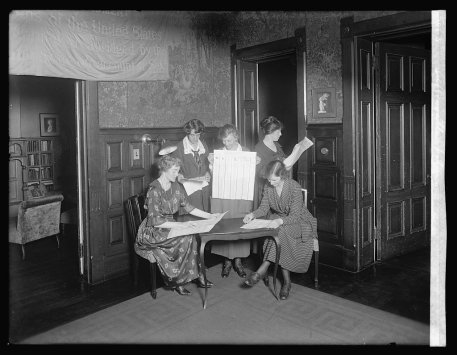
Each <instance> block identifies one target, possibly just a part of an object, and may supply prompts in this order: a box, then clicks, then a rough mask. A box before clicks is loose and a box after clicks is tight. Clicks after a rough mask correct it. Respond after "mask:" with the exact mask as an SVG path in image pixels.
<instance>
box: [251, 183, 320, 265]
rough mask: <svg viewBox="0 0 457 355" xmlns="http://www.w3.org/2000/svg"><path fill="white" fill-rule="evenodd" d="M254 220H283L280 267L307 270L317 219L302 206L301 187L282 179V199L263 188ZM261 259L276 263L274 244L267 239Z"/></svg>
mask: <svg viewBox="0 0 457 355" xmlns="http://www.w3.org/2000/svg"><path fill="white" fill-rule="evenodd" d="M253 214H254V216H255V217H256V218H259V217H264V216H267V218H268V219H276V218H282V220H283V221H284V224H283V225H281V226H280V227H279V234H278V236H279V241H280V243H281V256H280V258H279V265H281V267H283V268H284V269H286V270H289V271H292V272H300V273H303V272H306V271H308V267H309V264H310V262H311V257H312V255H313V244H314V243H313V238H317V220H316V218H314V217H313V215H312V214H311V213H310V212H309V211H308V209H307V208H306V206H305V205H304V203H303V194H302V191H301V186H300V184H299V183H298V182H296V181H295V180H292V179H289V178H285V179H284V186H283V188H282V191H281V196H278V193H277V192H276V189H275V188H274V187H272V186H271V185H269V184H266V185H265V190H264V194H263V198H262V201H261V202H260V206H259V208H258V209H257V210H255V211H254V212H253ZM263 252H264V260H268V261H270V262H275V261H276V245H275V243H274V242H273V241H272V240H271V239H266V240H265V243H264V245H263Z"/></svg>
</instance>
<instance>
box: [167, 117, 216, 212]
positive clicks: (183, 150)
mask: <svg viewBox="0 0 457 355" xmlns="http://www.w3.org/2000/svg"><path fill="white" fill-rule="evenodd" d="M183 128H184V131H185V132H186V136H185V137H184V139H183V140H182V141H181V142H179V143H178V144H177V149H176V150H175V151H174V152H173V153H172V156H174V157H176V158H179V159H180V160H181V161H182V166H181V172H180V175H179V177H178V181H180V182H181V181H182V180H183V179H192V180H199V181H202V182H206V183H207V184H206V183H205V186H204V187H203V188H202V189H197V190H196V191H194V192H193V193H192V194H189V202H190V204H191V205H193V206H195V207H197V208H199V209H201V210H203V211H209V209H210V206H209V203H210V202H209V200H210V187H209V182H210V181H211V174H210V171H209V162H208V154H209V151H208V146H207V145H206V143H205V142H204V141H202V140H200V137H201V134H202V133H203V132H204V130H205V126H204V124H203V123H202V122H201V121H200V120H198V119H192V120H190V121H188V122H186V123H185V124H184V127H183Z"/></svg>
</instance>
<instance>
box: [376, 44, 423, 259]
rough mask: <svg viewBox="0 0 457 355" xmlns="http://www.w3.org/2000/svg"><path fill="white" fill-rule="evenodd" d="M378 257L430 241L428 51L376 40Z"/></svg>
mask: <svg viewBox="0 0 457 355" xmlns="http://www.w3.org/2000/svg"><path fill="white" fill-rule="evenodd" d="M375 55H376V58H377V59H376V60H377V61H378V63H379V66H378V74H379V76H378V80H377V101H378V105H377V119H376V124H377V134H378V135H379V138H380V142H379V144H378V147H379V148H378V149H379V153H380V154H379V157H380V164H379V165H378V166H379V167H380V172H379V174H378V177H379V179H380V181H378V182H377V183H379V184H380V194H379V195H380V196H378V198H379V203H380V206H381V209H380V215H379V218H380V225H381V243H380V244H379V245H378V250H377V252H378V254H379V256H378V259H381V260H382V259H387V258H390V257H392V256H395V255H401V254H404V253H407V252H410V251H413V250H416V249H418V248H421V247H424V246H426V245H429V243H430V137H431V134H430V129H431V122H430V121H431V112H430V102H431V92H430V89H431V84H430V51H428V50H424V49H419V48H411V47H406V46H401V45H394V44H387V43H376V46H375Z"/></svg>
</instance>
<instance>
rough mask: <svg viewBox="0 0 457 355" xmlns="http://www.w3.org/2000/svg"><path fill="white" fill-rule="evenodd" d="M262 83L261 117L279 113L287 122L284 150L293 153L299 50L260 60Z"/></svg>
mask: <svg viewBox="0 0 457 355" xmlns="http://www.w3.org/2000/svg"><path fill="white" fill-rule="evenodd" d="M258 82H259V89H258V90H259V119H260V120H262V119H263V118H265V117H267V116H275V117H276V118H278V119H279V120H280V121H281V122H282V123H283V124H284V129H283V130H282V136H281V137H280V138H279V144H281V146H282V148H283V150H284V153H285V154H286V155H289V154H290V153H291V152H292V150H293V148H294V146H295V144H296V143H297V142H298V129H297V62H296V55H295V53H293V54H288V55H285V56H279V57H274V58H271V59H268V60H264V61H259V62H258ZM262 138H263V137H262V132H261V131H259V137H258V140H260V139H262ZM297 168H298V166H297V164H294V166H293V179H294V180H297Z"/></svg>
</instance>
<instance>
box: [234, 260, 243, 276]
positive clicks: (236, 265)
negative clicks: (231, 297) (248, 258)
mask: <svg viewBox="0 0 457 355" xmlns="http://www.w3.org/2000/svg"><path fill="white" fill-rule="evenodd" d="M233 269H234V270H235V271H236V273H237V274H238V275H239V276H240V277H243V278H244V277H246V271H244V268H243V264H242V263H241V259H240V258H236V259H235V263H234V265H233Z"/></svg>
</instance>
